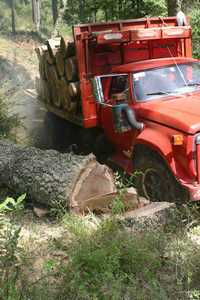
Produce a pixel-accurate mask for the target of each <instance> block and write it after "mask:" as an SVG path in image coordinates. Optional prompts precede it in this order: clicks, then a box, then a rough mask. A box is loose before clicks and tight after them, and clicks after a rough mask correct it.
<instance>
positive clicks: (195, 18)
mask: <svg viewBox="0 0 200 300" xmlns="http://www.w3.org/2000/svg"><path fill="white" fill-rule="evenodd" d="M191 24H192V32H193V54H194V56H195V57H197V58H200V39H199V37H200V9H195V10H193V11H192V13H191Z"/></svg>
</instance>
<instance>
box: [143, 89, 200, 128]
mask: <svg viewBox="0 0 200 300" xmlns="http://www.w3.org/2000/svg"><path fill="white" fill-rule="evenodd" d="M139 111H140V113H139V115H140V116H141V117H142V118H144V119H148V120H152V121H155V122H158V123H161V124H163V125H165V126H169V127H173V128H175V129H178V130H180V131H184V132H187V133H189V134H195V133H196V132H197V131H200V93H198V94H197V93H195V94H187V95H179V96H177V97H176V98H174V97H173V98H171V97H170V98H169V97H168V98H165V99H164V98H163V99H162V100H160V101H151V102H145V103H142V104H141V106H140V110H139Z"/></svg>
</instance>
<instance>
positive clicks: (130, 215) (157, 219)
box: [118, 199, 176, 228]
mask: <svg viewBox="0 0 200 300" xmlns="http://www.w3.org/2000/svg"><path fill="white" fill-rule="evenodd" d="M144 201H145V199H144ZM175 208H176V205H175V204H174V203H169V202H151V203H150V204H147V205H146V206H144V207H140V208H138V209H135V210H131V211H128V212H125V213H124V214H123V215H121V216H118V219H119V220H120V222H121V223H122V224H123V225H125V226H127V227H134V226H136V227H137V226H138V225H139V227H140V228H141V227H142V228H143V227H145V228H146V227H149V226H150V225H151V226H154V225H156V226H157V225H158V224H159V225H164V224H166V223H167V222H168V221H169V218H170V215H172V213H173V211H174V210H175Z"/></svg>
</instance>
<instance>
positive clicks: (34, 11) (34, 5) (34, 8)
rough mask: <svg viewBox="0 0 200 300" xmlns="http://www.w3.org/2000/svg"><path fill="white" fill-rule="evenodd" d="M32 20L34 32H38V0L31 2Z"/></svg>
mask: <svg viewBox="0 0 200 300" xmlns="http://www.w3.org/2000/svg"><path fill="white" fill-rule="evenodd" d="M32 18H33V23H34V24H35V26H36V31H37V32H39V31H40V18H41V17H40V0H32Z"/></svg>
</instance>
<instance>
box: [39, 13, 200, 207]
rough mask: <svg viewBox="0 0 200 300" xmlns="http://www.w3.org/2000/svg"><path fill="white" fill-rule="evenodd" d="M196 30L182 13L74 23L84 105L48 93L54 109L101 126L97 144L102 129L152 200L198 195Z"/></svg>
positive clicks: (116, 160)
mask: <svg viewBox="0 0 200 300" xmlns="http://www.w3.org/2000/svg"><path fill="white" fill-rule="evenodd" d="M187 21H188V19H187ZM191 35H192V33H191V26H190V25H189V23H188V24H184V26H179V25H178V23H177V19H176V17H170V18H147V19H136V20H126V21H118V22H109V23H95V24H85V25H76V26H74V27H73V36H74V44H75V49H76V61H77V64H78V66H77V67H78V77H79V82H80V98H79V99H80V101H81V102H80V107H79V109H76V110H75V111H73V112H70V111H67V110H65V108H64V105H62V103H60V104H59V105H60V106H59V107H58V105H57V106H56V105H54V103H53V100H52V101H48V103H47V102H45V100H44V102H45V105H46V107H47V109H48V110H49V111H51V112H53V113H54V114H56V115H58V116H60V117H62V118H64V119H66V120H68V121H70V122H74V123H76V124H78V125H80V126H82V127H84V128H90V129H91V130H93V129H97V130H96V131H94V132H98V134H97V133H96V136H95V135H93V143H94V144H95V141H96V140H97V139H98V138H99V134H101V135H102V134H103V135H104V136H105V137H106V139H105V140H107V141H108V142H109V143H110V144H111V145H112V147H113V149H114V151H113V153H112V155H111V157H110V160H111V161H112V162H114V163H115V164H116V165H117V166H119V167H121V168H122V169H123V170H125V171H126V172H127V173H128V174H133V173H134V172H135V171H139V173H138V174H139V175H138V184H139V185H138V188H139V191H140V193H142V194H143V195H145V196H146V197H147V198H149V199H151V200H156V201H178V200H181V201H183V200H186V199H191V200H200V64H199V61H198V60H197V59H193V58H192V42H191ZM71 72H73V70H71ZM105 147H106V145H105Z"/></svg>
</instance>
